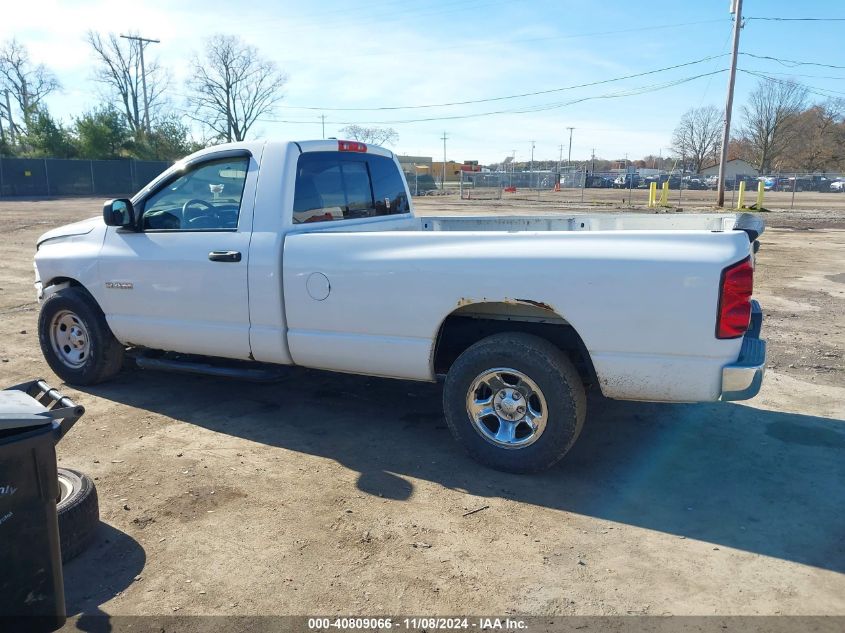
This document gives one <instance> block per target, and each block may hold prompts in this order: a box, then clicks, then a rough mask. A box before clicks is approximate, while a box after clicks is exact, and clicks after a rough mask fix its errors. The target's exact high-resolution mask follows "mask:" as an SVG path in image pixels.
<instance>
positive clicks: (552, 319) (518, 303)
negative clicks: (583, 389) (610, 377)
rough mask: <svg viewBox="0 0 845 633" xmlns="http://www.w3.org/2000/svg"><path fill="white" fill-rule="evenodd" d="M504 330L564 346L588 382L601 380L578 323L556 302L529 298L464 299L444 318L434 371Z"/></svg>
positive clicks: (436, 342)
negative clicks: (550, 302)
mask: <svg viewBox="0 0 845 633" xmlns="http://www.w3.org/2000/svg"><path fill="white" fill-rule="evenodd" d="M502 332H524V333H526V334H533V335H535V336H538V337H540V338H543V339H545V340H547V341H549V342H550V343H552V344H553V345H555V346H556V347H558V348H560V349H561V350H563V351H564V352H565V353H566V354H567V355H569V357H570V358H571V360H572V361H573V363H574V364H575V366H576V368H577V369H578V373H579V374H580V376H581V378H582V380H583V381H584V383H585V384H598V381H597V376H596V371H595V368H594V366H593V362H592V359H591V358H590V353H589V350H588V349H587V346H586V345H585V343H584V340H583V339H582V338H581V335H580V334H579V333H578V331H577V330H576V329H575V327H574V326H573V325H572V324H571V323H570V322H569V321H568V320H566V319H565V318H564V317H563V316H562V315H561V314H559V313H558V312H557V311H556V310H555V309H554V308H553V307H552V306H550V305H548V304H546V303H543V302H539V301H533V300H529V299H514V300H507V301H477V302H473V301H469V302H462V303H461V304H460V305H459V306H458V307H457V308H455V309H454V310H453V311H452V312H450V313H449V314H448V315H446V316H445V317H444V318H443V320H442V321H441V322H440V326H439V327H438V329H437V334H436V336H435V338H434V343H433V345H432V353H431V366H432V372H433V374H435V375H436V374H444V373H446V372H447V371H448V370H449V367H451V365H452V363H454V362H455V360H456V359H457V357H458V356H459V355H460V354H461V353H463V352H464V351H465V350H466V349H468V348H469V347H470V346H471V345H473V344H474V343H477V342H478V341H480V340H481V339H483V338H486V337H488V336H491V335H493V334H499V333H502Z"/></svg>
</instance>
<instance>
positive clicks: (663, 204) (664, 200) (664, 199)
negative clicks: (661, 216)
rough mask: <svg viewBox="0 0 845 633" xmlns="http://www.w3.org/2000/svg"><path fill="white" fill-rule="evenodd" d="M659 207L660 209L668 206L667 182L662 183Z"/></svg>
mask: <svg viewBox="0 0 845 633" xmlns="http://www.w3.org/2000/svg"><path fill="white" fill-rule="evenodd" d="M660 206H661V207H668V206H669V181H668V180H664V181H663V191H662V192H660Z"/></svg>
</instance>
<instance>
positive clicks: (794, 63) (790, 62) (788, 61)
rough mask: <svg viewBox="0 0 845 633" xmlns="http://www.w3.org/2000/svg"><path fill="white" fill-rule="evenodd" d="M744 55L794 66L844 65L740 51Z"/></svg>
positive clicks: (827, 66)
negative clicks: (800, 60)
mask: <svg viewBox="0 0 845 633" xmlns="http://www.w3.org/2000/svg"><path fill="white" fill-rule="evenodd" d="M740 55H744V56H745V57H753V58H754V59H767V60H769V61H773V62H778V63H779V64H781V65H782V66H787V67H789V68H795V67H797V66H819V67H821V68H835V69H837V70H845V66H837V65H835V64H822V63H821V62H799V61H795V60H794V59H782V58H780V57H772V56H770V55H755V54H754V53H742V52H741V53H740Z"/></svg>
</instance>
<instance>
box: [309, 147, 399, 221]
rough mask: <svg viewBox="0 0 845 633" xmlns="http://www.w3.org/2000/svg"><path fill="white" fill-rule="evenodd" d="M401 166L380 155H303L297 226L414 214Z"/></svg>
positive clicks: (327, 153)
mask: <svg viewBox="0 0 845 633" xmlns="http://www.w3.org/2000/svg"><path fill="white" fill-rule="evenodd" d="M410 211H411V209H410V204H409V202H408V193H407V192H406V191H405V185H404V183H403V181H402V176H401V175H400V173H399V169H398V168H397V167H396V164H395V163H394V162H393V160H391V159H390V158H387V157H385V156H378V155H375V154H357V153H356V154H346V153H341V152H306V153H304V154H301V155H300V156H299V159H298V161H297V165H296V183H295V185H294V202H293V222H294V224H304V223H310V222H329V221H336V220H351V219H357V218H370V217H376V216H382V215H397V214H401V213H410Z"/></svg>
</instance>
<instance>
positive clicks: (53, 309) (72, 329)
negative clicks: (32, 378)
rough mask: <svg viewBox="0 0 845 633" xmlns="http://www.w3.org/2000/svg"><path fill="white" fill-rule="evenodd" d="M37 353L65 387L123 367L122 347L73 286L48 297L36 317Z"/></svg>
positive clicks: (101, 316) (93, 306)
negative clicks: (42, 356) (39, 350)
mask: <svg viewBox="0 0 845 633" xmlns="http://www.w3.org/2000/svg"><path fill="white" fill-rule="evenodd" d="M38 340H39V343H40V344H41V352H42V353H43V354H44V358H45V359H46V360H47V364H48V365H50V369H52V370H53V371H54V372H55V373H56V375H57V376H58V377H59V378H61V379H62V380H63V381H64V382H65V383H67V384H69V385H93V384H96V383H98V382H103V381H104V380H108V379H109V378H111V377H112V376H114V375H115V374H117V373H118V372H119V371H120V368H121V366H122V365H123V352H124V348H123V345H121V344H120V342H119V341H118V340H117V339H116V338H115V337H114V334H112V331H111V329H109V326H108V324H107V323H106V317H105V315H104V314H103V311H102V310H100V307H99V306H98V305H97V303H96V302H95V301H94V300H93V298H92V297H91V295H89V294H88V293H87V292H85V291H84V290H82V289H81V288H77V287H70V288H63V289H62V290H59V291H57V292H55V293H54V294H52V295H50V296H49V297H48V298H47V299H46V300H45V301H44V303H43V304H42V306H41V312H40V314H39V315H38Z"/></svg>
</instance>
